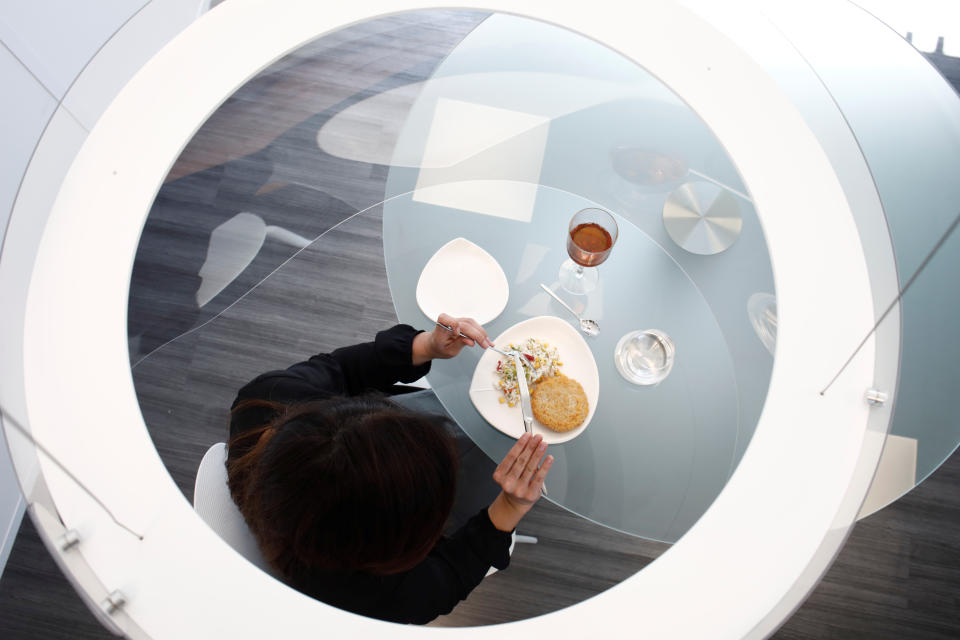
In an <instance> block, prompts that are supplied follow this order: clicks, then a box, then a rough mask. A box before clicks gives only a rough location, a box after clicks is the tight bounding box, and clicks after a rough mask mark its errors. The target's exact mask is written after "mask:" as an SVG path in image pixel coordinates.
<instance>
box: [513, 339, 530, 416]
mask: <svg viewBox="0 0 960 640" xmlns="http://www.w3.org/2000/svg"><path fill="white" fill-rule="evenodd" d="M513 364H514V366H515V367H516V368H517V389H518V390H519V391H520V412H521V413H522V414H523V430H524V431H526V432H527V433H530V434H532V433H533V405H532V404H530V390H529V389H528V388H527V370H526V369H524V368H523V362H522V361H521V360H520V356H518V355H516V354H514V356H513Z"/></svg>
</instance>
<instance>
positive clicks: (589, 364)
mask: <svg viewBox="0 0 960 640" xmlns="http://www.w3.org/2000/svg"><path fill="white" fill-rule="evenodd" d="M527 338H536V339H537V340H541V341H543V342H547V343H548V344H550V346H553V347H556V348H557V351H558V353H559V354H560V361H561V362H563V366H562V367H560V371H561V372H562V373H563V374H564V375H565V376H567V377H568V378H573V379H574V380H576V381H577V382H579V383H580V384H581V385H582V386H583V390H584V392H586V394H587V402H588V403H589V405H590V407H589V410H588V411H587V419H586V420H584V421H583V424H581V425H580V426H579V427H577V428H576V429H573V430H572V431H566V432H564V433H558V432H556V431H552V430H550V429H548V428H547V427H545V426H543V425H542V424H541V423H540V422H539V421H538V420H537V419H536V418H534V420H533V433H534V434H537V433H539V434H540V435H542V436H543V440H544V442H546V443H547V444H559V443H561V442H567V441H569V440H573V439H574V438H576V437H577V436H578V435H580V434H581V433H583V430H584V429H586V428H587V425H589V424H590V421H591V420H592V419H593V414H594V412H595V411H596V409H597V401H598V400H599V398H600V373H599V371H598V370H597V361H596V360H595V359H594V357H593V352H592V351H590V347H589V346H587V343H586V341H585V340H584V339H583V336H581V335H580V332H579V331H577V330H576V329H574V328H573V327H572V326H570V324H569V323H568V322H566V321H565V320H561V319H560V318H556V317H554V316H537V317H536V318H530V319H529V320H524V321H523V322H519V323H517V324H515V325H513V326H512V327H510V328H509V329H507V330H506V331H504V332H503V333H501V334H500V335H499V336H497V337H496V338H495V339H494V341H493V342H494V344H495V345H497V346H498V347H501V346H507V345H509V344H510V343H511V342H515V343H516V342H522V341H524V340H526V339H527ZM502 358H503V356H501V355H500V354H499V353H497V352H496V351H490V350H489V349H488V350H487V351H486V352H485V353H484V354H483V356H482V357H481V358H480V362H478V363H477V368H476V369H474V371H473V380H471V382H470V400H471V401H472V402H473V406H475V407H476V408H477V411H479V412H480V415H482V416H483V418H484V419H485V420H486V421H487V422H489V423H490V424H491V425H492V426H493V427H494V428H495V429H497V430H499V431H502V432H503V433H505V434H507V435H508V436H510V437H512V438H519V437H520V436H522V435H523V417H522V415H521V413H520V405H519V404H517V405H516V406H514V407H509V406H507V404H506V403H502V404H501V402H500V397H501V396H502V395H503V394H501V393H500V391H499V390H498V389H497V388H496V387H495V386H494V385H495V384H496V381H497V375H496V369H497V360H501V359H502Z"/></svg>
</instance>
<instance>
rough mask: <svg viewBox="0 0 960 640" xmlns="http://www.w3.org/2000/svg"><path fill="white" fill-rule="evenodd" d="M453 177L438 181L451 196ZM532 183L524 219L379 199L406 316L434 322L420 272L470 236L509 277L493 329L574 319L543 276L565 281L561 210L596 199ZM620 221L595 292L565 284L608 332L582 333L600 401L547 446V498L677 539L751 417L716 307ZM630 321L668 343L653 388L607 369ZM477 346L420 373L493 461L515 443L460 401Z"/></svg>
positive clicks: (709, 496) (625, 527)
mask: <svg viewBox="0 0 960 640" xmlns="http://www.w3.org/2000/svg"><path fill="white" fill-rule="evenodd" d="M456 186H457V185H446V186H445V187H444V189H445V191H446V192H447V193H451V191H450V190H451V189H453V190H454V191H455V190H456ZM528 186H529V188H531V189H535V198H534V199H533V202H534V205H533V207H532V210H530V212H529V219H525V220H518V219H512V218H503V217H497V216H495V215H494V216H491V215H486V214H482V213H476V212H470V211H465V210H462V209H457V208H454V207H444V206H438V205H437V204H435V203H433V202H435V201H436V200H435V199H434V198H429V197H424V196H425V195H428V194H426V193H425V192H423V191H415V192H412V193H409V194H406V195H403V196H399V197H396V198H394V199H392V200H388V201H387V202H386V203H384V209H383V246H384V256H385V262H386V267H387V275H388V279H389V284H390V291H391V294H392V297H393V300H394V304H395V306H396V310H397V315H398V318H399V320H400V321H401V322H406V323H409V324H411V325H413V326H418V327H427V326H429V323H430V321H431V318H428V317H426V315H425V314H424V313H423V312H422V311H421V310H420V308H419V307H418V305H417V302H416V287H417V282H418V279H419V275H420V273H421V271H422V269H423V267H424V266H425V265H426V263H427V261H428V260H429V258H430V257H431V256H432V255H433V254H434V252H435V251H436V250H437V249H439V248H440V247H441V246H443V245H444V244H446V243H447V242H449V241H450V240H452V239H454V238H457V237H464V238H466V239H468V240H470V241H471V242H473V243H475V244H477V245H479V246H480V247H482V248H484V249H485V250H486V251H487V252H489V253H490V254H491V255H492V256H493V257H494V258H495V259H496V260H497V262H499V264H500V265H501V267H502V268H503V270H504V272H505V274H506V276H507V280H508V282H509V286H510V295H509V299H508V302H507V306H506V308H505V309H504V311H503V312H502V313H501V314H500V315H499V316H498V317H497V318H495V319H494V320H493V321H491V322H489V323H488V324H487V325H486V329H487V331H488V333H489V334H490V335H491V336H494V337H495V336H496V335H497V334H499V333H501V332H502V331H504V330H505V329H507V328H508V327H510V326H512V325H514V324H515V323H517V322H520V321H522V320H525V319H527V318H530V317H535V316H540V315H554V316H557V317H559V318H561V319H563V320H564V321H568V322H570V323H571V325H573V326H576V319H575V318H574V317H573V316H572V315H571V314H570V313H569V312H568V311H566V310H564V309H563V308H562V307H561V306H560V305H559V304H558V303H557V302H555V301H554V300H552V299H551V298H550V297H549V296H548V295H547V294H546V293H545V292H544V291H543V290H542V289H541V288H540V283H545V284H547V285H548V286H550V287H551V288H553V289H554V290H557V289H559V287H558V285H557V269H558V266H559V265H560V263H561V262H562V261H563V260H564V259H565V258H566V249H565V233H566V229H567V224H568V221H569V218H570V216H571V215H572V214H573V213H574V212H576V211H577V210H579V209H581V208H584V207H587V206H595V205H596V203H594V202H591V201H589V200H587V199H585V198H582V197H579V196H576V195H573V194H571V193H568V192H565V191H561V190H558V189H553V188H549V187H544V186H534V185H528ZM467 188H468V187H467ZM485 188H486V189H487V192H488V194H494V195H496V193H497V191H498V189H506V190H509V189H511V188H512V187H511V185H510V184H509V183H506V182H498V181H491V182H489V183H488V184H487V185H486V187H485ZM425 200H431V201H433V202H426V201H425ZM617 218H618V224H619V226H620V237H619V240H618V241H617V244H616V246H615V247H614V249H613V252H612V254H611V256H610V258H609V259H608V260H607V261H606V262H605V263H603V264H602V265H601V266H600V267H599V269H600V283H599V286H598V288H597V289H596V290H594V291H592V292H590V293H588V294H586V295H584V296H572V295H570V294H567V293H566V292H564V291H563V290H560V295H561V296H563V297H564V298H565V299H567V300H569V301H570V302H571V303H572V304H573V305H574V306H575V308H582V309H583V312H584V315H585V316H586V317H590V318H594V319H597V320H598V321H599V323H600V325H601V327H602V331H601V333H600V335H599V336H597V337H587V338H586V342H587V344H588V345H589V347H590V349H591V351H592V352H593V355H594V358H595V360H596V363H597V367H598V369H599V375H600V399H599V402H598V404H597V407H596V414H595V415H594V417H593V420H592V421H591V423H590V424H589V426H588V427H587V428H586V429H585V430H584V432H583V433H582V434H581V435H579V436H578V437H577V438H575V439H573V440H571V441H569V442H567V443H563V444H557V445H553V446H551V449H550V451H551V453H552V454H553V455H554V456H555V458H556V462H555V464H554V467H553V469H552V470H551V472H550V476H549V478H548V483H547V484H548V488H549V499H550V500H553V501H554V502H556V503H557V504H560V505H562V506H564V507H566V508H568V509H570V510H571V511H574V512H575V513H578V514H580V515H582V516H584V517H587V518H589V519H591V520H594V521H596V522H599V523H601V524H604V525H606V526H609V527H612V528H615V529H618V530H621V531H625V532H629V533H632V534H636V535H640V536H643V537H645V538H650V539H655V540H662V541H670V542H672V541H675V540H677V539H678V538H679V537H680V536H681V535H683V533H684V532H685V531H686V530H687V529H688V528H689V527H690V526H691V525H692V524H693V523H694V522H695V521H696V519H697V518H698V517H699V516H700V515H702V513H703V512H704V511H705V510H706V508H707V507H708V506H709V505H710V504H711V502H712V501H713V500H714V498H715V497H716V496H717V494H718V493H719V492H720V490H721V489H722V488H723V486H724V484H725V482H726V480H727V479H728V478H729V476H730V474H731V473H732V470H733V468H734V466H735V464H736V462H737V460H738V457H739V456H738V452H741V451H742V447H743V446H744V442H743V440H745V439H747V438H748V437H749V435H750V434H751V433H752V429H753V425H752V424H745V423H744V421H743V419H742V416H741V411H740V406H739V405H740V399H739V395H738V384H737V375H736V373H735V367H734V358H735V357H736V354H734V353H731V350H730V347H729V346H728V339H727V337H726V336H725V333H724V331H723V330H722V329H721V326H720V323H719V322H718V319H717V317H716V315H715V313H714V312H713V310H712V308H711V306H710V304H709V303H708V301H707V300H706V298H705V297H704V295H703V294H702V293H701V291H700V289H699V288H698V286H697V285H696V284H695V283H694V281H693V280H692V279H691V278H690V276H689V275H688V274H687V273H686V272H685V271H684V269H682V268H681V266H680V265H679V264H678V262H677V261H676V260H674V259H673V258H672V257H671V256H670V255H669V254H668V253H667V251H665V250H664V248H662V247H661V246H660V245H659V244H657V243H656V242H654V241H653V240H652V239H651V237H650V236H649V235H647V234H646V233H644V232H643V231H642V230H641V229H640V228H639V227H638V226H637V225H635V224H633V223H632V222H630V221H628V220H626V219H624V218H623V217H622V216H617ZM724 258H725V256H723V255H722V254H720V255H718V256H712V257H711V258H710V259H712V260H715V261H717V262H718V263H719V264H720V265H722V264H723V261H724ZM463 286H464V287H467V288H471V287H480V286H483V283H471V282H464V283H463ZM584 305H585V306H584ZM743 322H744V324H746V323H747V320H746V316H745V314H744V318H743ZM636 329H659V330H661V331H664V332H666V333H667V334H668V335H669V336H670V337H671V338H672V339H673V341H674V343H675V345H676V360H675V363H674V366H673V370H672V371H671V373H670V375H669V376H668V377H667V378H666V379H665V380H664V381H663V382H661V383H660V384H659V385H657V386H636V385H634V384H631V383H629V382H627V381H626V380H625V379H624V378H623V377H622V376H621V375H620V374H619V373H618V372H617V370H616V368H615V365H614V361H613V353H614V348H615V346H616V344H617V341H618V340H619V339H620V337H621V336H623V335H624V334H626V333H629V332H631V331H633V330H636ZM755 342H756V345H755V346H756V347H757V348H758V349H757V350H753V351H751V354H752V355H751V357H758V363H759V366H761V367H763V366H766V367H769V362H768V361H769V360H770V357H769V355H768V354H766V352H763V355H761V356H758V353H759V352H760V351H762V346H760V342H759V340H755ZM481 355H482V352H481V351H480V350H479V349H473V350H470V349H468V350H466V351H465V352H464V353H463V354H461V355H460V356H459V357H457V358H455V359H452V360H447V361H436V362H434V364H433V367H432V371H431V373H430V374H429V376H428V380H429V382H430V384H431V386H432V387H433V389H434V390H435V391H436V393H437V395H438V397H439V399H440V401H441V402H442V403H443V405H444V406H445V407H446V409H447V410H448V411H449V413H450V414H451V415H452V416H453V417H454V418H455V419H456V421H457V422H458V423H459V425H460V426H461V428H462V429H463V430H464V431H465V432H466V433H467V434H468V435H469V436H470V437H471V438H472V439H473V440H474V441H475V442H476V443H477V444H478V445H479V446H480V447H481V448H482V449H483V450H484V451H485V452H486V453H487V454H488V455H489V456H490V457H491V458H493V459H494V460H499V459H500V458H501V457H502V456H503V455H504V454H505V453H506V452H507V450H508V449H509V448H510V446H511V445H512V443H513V439H512V438H510V437H509V436H506V435H504V434H503V433H501V432H500V431H498V430H496V429H495V428H494V427H493V426H491V425H490V424H488V423H487V422H486V421H485V420H484V418H483V417H481V415H480V414H479V412H478V411H477V410H476V408H475V407H474V406H473V403H472V402H471V400H470V398H469V397H468V389H469V386H470V380H471V378H472V375H473V371H474V368H475V367H476V366H477V363H478V361H479V359H480V356H481ZM561 355H562V354H561ZM764 356H765V358H764ZM764 360H766V361H767V362H764Z"/></svg>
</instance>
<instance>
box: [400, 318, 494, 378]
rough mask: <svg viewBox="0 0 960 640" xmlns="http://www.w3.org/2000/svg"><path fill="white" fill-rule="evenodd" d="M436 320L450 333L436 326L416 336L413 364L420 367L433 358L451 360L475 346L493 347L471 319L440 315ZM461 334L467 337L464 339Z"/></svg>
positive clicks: (481, 329) (487, 337) (485, 334)
mask: <svg viewBox="0 0 960 640" xmlns="http://www.w3.org/2000/svg"><path fill="white" fill-rule="evenodd" d="M438 320H439V321H440V322H442V323H443V324H445V325H447V326H448V327H450V328H451V329H452V331H447V330H446V329H444V328H443V327H440V326H437V327H434V328H433V331H429V332H424V333H421V334H419V335H417V337H416V338H414V340H413V364H415V365H420V364H423V363H424V362H427V361H428V360H433V359H434V358H444V359H445V358H452V357H454V356H456V355H457V354H458V353H460V351H461V350H463V348H464V347H472V346H474V345H475V344H478V345H480V346H481V347H483V348H484V349H486V348H487V347H490V346H492V345H493V343H492V342H491V341H490V338H489V336H487V332H486V331H484V330H483V327H481V326H480V324H479V323H478V322H477V321H476V320H474V319H473V318H454V317H453V316H450V315H447V314H445V313H441V314H440V317H439V318H438ZM461 333H462V334H463V335H464V336H467V337H466V338H464V337H463V336H461V335H460V334H461Z"/></svg>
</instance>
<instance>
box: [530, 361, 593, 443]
mask: <svg viewBox="0 0 960 640" xmlns="http://www.w3.org/2000/svg"><path fill="white" fill-rule="evenodd" d="M530 403H531V404H532V405H533V417H534V418H536V419H537V420H539V421H540V422H541V423H542V424H543V425H544V426H545V427H547V428H548V429H552V430H553V431H560V432H563V431H570V430H571V429H576V428H577V427H579V426H580V425H581V424H583V421H584V420H586V419H587V411H588V410H589V408H590V407H589V403H588V402H587V394H586V393H584V391H583V387H582V386H580V383H579V382H577V381H576V380H574V379H573V378H568V377H567V376H565V375H563V374H561V375H558V376H552V377H549V378H544V379H542V380H541V381H540V382H539V383H538V384H537V385H536V386H535V387H534V388H533V390H532V391H531V392H530Z"/></svg>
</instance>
